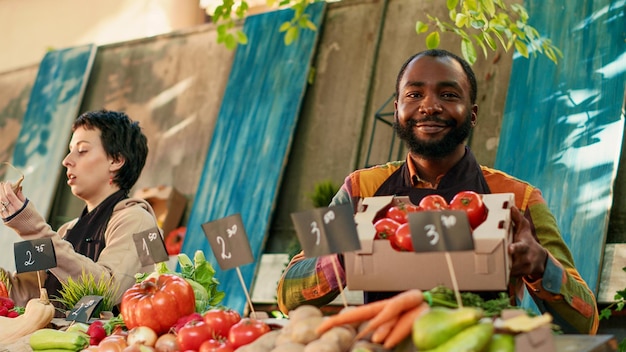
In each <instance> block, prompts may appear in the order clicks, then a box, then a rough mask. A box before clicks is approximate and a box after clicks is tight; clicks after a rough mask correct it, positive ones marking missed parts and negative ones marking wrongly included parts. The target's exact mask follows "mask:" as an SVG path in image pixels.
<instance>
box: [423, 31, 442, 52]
mask: <svg viewBox="0 0 626 352" xmlns="http://www.w3.org/2000/svg"><path fill="white" fill-rule="evenodd" d="M438 46H439V32H432V33H430V34H429V35H428V36H427V37H426V47H427V48H428V49H436V48H437V47H438Z"/></svg>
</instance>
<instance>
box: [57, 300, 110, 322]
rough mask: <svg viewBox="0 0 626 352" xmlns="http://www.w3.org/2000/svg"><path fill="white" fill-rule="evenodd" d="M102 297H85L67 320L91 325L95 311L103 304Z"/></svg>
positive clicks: (75, 306)
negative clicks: (90, 320) (90, 321)
mask: <svg viewBox="0 0 626 352" xmlns="http://www.w3.org/2000/svg"><path fill="white" fill-rule="evenodd" d="M102 299H103V297H102V296H83V298H81V299H80V300H79V301H78V302H76V304H75V305H74V308H72V310H71V311H70V312H69V314H68V315H67V317H66V318H65V320H68V321H78V322H81V323H89V319H91V315H92V314H93V312H94V310H95V309H96V308H98V305H100V302H102Z"/></svg>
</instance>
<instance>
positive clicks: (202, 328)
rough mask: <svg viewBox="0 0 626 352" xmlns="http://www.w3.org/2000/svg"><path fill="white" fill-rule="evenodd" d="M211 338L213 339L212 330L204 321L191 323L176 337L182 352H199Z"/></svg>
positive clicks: (179, 331)
mask: <svg viewBox="0 0 626 352" xmlns="http://www.w3.org/2000/svg"><path fill="white" fill-rule="evenodd" d="M211 338H213V334H212V333H211V329H209V327H208V326H207V325H206V324H205V323H204V321H190V322H188V323H187V324H185V325H184V326H183V327H182V328H180V330H178V335H176V340H177V341H178V345H179V346H180V349H181V351H186V350H193V351H197V350H198V349H200V345H202V343H203V342H204V341H207V340H209V339H211Z"/></svg>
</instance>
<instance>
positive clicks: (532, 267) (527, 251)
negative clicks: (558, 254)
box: [508, 206, 548, 281]
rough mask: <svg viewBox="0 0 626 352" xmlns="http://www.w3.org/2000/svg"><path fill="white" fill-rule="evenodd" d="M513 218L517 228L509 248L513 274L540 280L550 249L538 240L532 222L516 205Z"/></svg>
mask: <svg viewBox="0 0 626 352" xmlns="http://www.w3.org/2000/svg"><path fill="white" fill-rule="evenodd" d="M511 218H512V220H513V225H514V227H513V228H514V229H515V233H514V234H513V243H511V244H509V248H508V250H509V254H510V255H511V258H512V261H513V265H512V266H511V276H519V277H521V276H526V277H527V278H528V279H530V280H531V281H535V280H538V279H540V278H542V277H543V272H544V270H545V268H546V260H547V259H548V251H547V250H546V249H545V248H543V247H542V246H541V244H539V242H537V240H536V239H535V236H533V234H532V231H531V229H530V222H529V221H528V219H526V218H525V217H524V216H523V215H522V213H520V211H519V209H518V208H517V207H515V206H513V207H511Z"/></svg>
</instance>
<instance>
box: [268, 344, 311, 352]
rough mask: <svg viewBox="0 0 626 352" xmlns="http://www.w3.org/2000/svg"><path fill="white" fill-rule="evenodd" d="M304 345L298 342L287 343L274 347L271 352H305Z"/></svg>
mask: <svg viewBox="0 0 626 352" xmlns="http://www.w3.org/2000/svg"><path fill="white" fill-rule="evenodd" d="M304 347H305V345H304V344H301V343H297V342H287V343H283V344H282V345H278V346H276V347H274V349H272V350H271V351H270V352H304Z"/></svg>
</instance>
